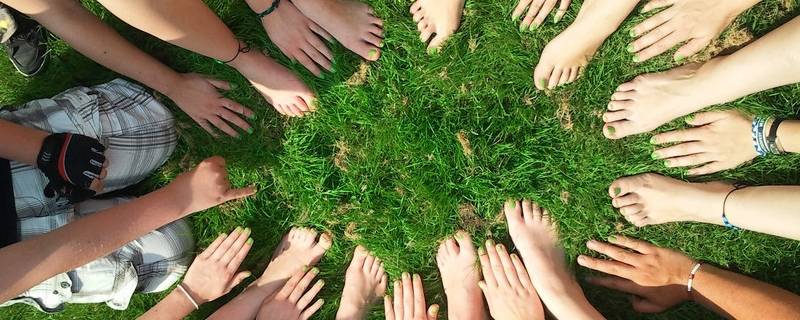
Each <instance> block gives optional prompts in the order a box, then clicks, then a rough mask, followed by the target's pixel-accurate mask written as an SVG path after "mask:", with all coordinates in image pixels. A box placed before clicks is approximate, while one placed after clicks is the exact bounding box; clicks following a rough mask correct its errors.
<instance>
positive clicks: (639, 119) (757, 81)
mask: <svg viewBox="0 0 800 320" xmlns="http://www.w3.org/2000/svg"><path fill="white" fill-rule="evenodd" d="M798 30H800V18H795V19H792V20H791V21H789V22H787V23H786V24H784V25H783V26H781V27H780V28H778V29H776V30H774V31H772V32H770V33H769V34H767V35H766V36H764V37H762V38H760V39H758V40H757V41H755V42H753V43H752V44H750V45H748V46H746V47H744V48H743V49H741V50H739V51H737V52H736V53H734V54H731V55H729V56H722V57H717V58H714V59H712V60H710V61H708V62H706V63H703V64H697V63H695V64H689V65H685V66H682V67H679V68H676V69H672V70H669V71H666V72H662V73H653V74H647V75H642V76H638V77H636V78H635V79H634V80H633V81H631V82H628V83H625V84H622V85H620V86H619V87H618V88H617V90H616V92H615V93H614V94H613V95H612V97H611V102H610V103H609V104H608V112H606V113H605V114H604V115H603V120H604V121H605V122H606V124H605V126H604V127H603V133H604V134H605V136H606V137H607V138H609V139H620V138H623V137H626V136H630V135H634V134H640V133H645V132H649V131H652V130H655V129H656V128H658V127H660V126H661V125H663V124H665V123H667V122H669V121H672V120H674V119H676V118H678V117H682V116H685V115H688V114H690V113H693V112H695V111H698V110H700V109H703V108H705V107H708V106H711V105H715V104H721V103H726V102H730V101H733V100H735V99H738V98H741V97H743V96H746V95H749V94H752V93H756V92H760V91H764V90H767V89H771V88H775V87H780V86H783V85H787V84H792V83H796V82H798V81H800V63H798V57H797V54H796V53H797V52H798V51H800V32H798Z"/></svg>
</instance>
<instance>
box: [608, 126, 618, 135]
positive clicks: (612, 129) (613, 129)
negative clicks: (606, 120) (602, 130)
mask: <svg viewBox="0 0 800 320" xmlns="http://www.w3.org/2000/svg"><path fill="white" fill-rule="evenodd" d="M607 130H608V133H609V134H612V135H613V134H615V133H617V129H616V128H614V127H611V126H609V127H608V129H607Z"/></svg>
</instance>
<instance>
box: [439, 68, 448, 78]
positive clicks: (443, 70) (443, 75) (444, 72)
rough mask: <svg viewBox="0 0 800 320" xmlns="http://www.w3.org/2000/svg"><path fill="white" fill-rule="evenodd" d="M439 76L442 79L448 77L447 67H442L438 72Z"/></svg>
mask: <svg viewBox="0 0 800 320" xmlns="http://www.w3.org/2000/svg"><path fill="white" fill-rule="evenodd" d="M439 78H442V79H443V80H447V79H450V77H449V76H448V75H447V67H444V68H442V71H441V72H439Z"/></svg>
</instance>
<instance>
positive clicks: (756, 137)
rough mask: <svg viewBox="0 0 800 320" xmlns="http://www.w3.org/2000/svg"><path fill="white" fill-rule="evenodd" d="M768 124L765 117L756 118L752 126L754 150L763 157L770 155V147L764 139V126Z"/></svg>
mask: <svg viewBox="0 0 800 320" xmlns="http://www.w3.org/2000/svg"><path fill="white" fill-rule="evenodd" d="M766 123H767V118H765V117H755V118H753V124H752V130H751V133H752V138H753V148H755V149H756V153H757V154H758V155H759V156H761V157H763V156H766V155H767V154H768V150H767V149H768V147H767V146H766V143H765V141H764V139H763V137H764V134H763V133H764V125H766Z"/></svg>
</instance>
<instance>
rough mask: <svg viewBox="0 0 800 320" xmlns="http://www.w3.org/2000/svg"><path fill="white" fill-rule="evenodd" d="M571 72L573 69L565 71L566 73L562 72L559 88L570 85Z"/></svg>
mask: <svg viewBox="0 0 800 320" xmlns="http://www.w3.org/2000/svg"><path fill="white" fill-rule="evenodd" d="M571 72H572V68H568V69H564V71H563V72H561V79H559V80H558V86H563V85H565V84H567V83H569V76H570V73H571Z"/></svg>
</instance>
